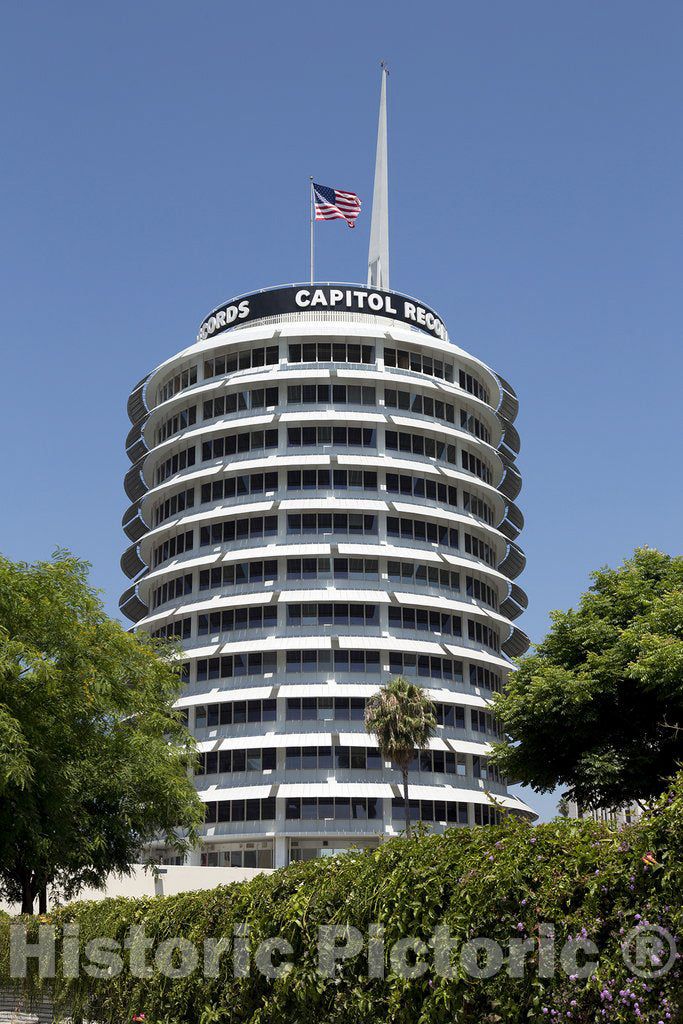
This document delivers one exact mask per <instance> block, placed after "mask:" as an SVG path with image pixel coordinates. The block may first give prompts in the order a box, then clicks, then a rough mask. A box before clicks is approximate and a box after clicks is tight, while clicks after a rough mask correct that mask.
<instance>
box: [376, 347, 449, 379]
mask: <svg viewBox="0 0 683 1024" xmlns="http://www.w3.org/2000/svg"><path fill="white" fill-rule="evenodd" d="M384 365H385V366H395V367H398V369H400V370H412V372H413V373H424V374H426V375H427V376H429V377H439V378H440V379H441V380H447V381H449V382H451V383H452V382H453V372H454V367H453V363H451V362H450V361H447V360H442V359H436V358H435V357H434V356H432V355H423V354H422V353H421V352H419V351H418V350H417V349H406V348H388V347H385V349H384Z"/></svg>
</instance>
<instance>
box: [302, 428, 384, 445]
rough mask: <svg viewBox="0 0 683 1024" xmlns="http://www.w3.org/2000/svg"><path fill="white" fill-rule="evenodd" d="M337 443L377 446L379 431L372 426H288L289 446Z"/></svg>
mask: <svg viewBox="0 0 683 1024" xmlns="http://www.w3.org/2000/svg"><path fill="white" fill-rule="evenodd" d="M330 444H332V445H335V447H342V448H343V447H347V448H376V447H377V432H376V430H374V428H370V427H325V426H323V427H288V428H287V447H288V448H305V447H311V446H316V447H320V446H324V445H330Z"/></svg>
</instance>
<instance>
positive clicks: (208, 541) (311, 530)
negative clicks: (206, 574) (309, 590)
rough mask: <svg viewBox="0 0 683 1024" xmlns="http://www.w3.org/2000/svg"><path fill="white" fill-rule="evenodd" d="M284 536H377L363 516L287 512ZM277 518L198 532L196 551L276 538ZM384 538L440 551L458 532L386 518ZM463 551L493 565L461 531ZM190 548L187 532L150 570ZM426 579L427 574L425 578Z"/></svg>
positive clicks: (157, 552) (482, 546)
mask: <svg viewBox="0 0 683 1024" xmlns="http://www.w3.org/2000/svg"><path fill="white" fill-rule="evenodd" d="M287 533H288V534H289V535H293V536H305V535H309V534H316V535H318V536H319V535H321V534H322V535H329V534H345V535H348V536H377V516H376V515H372V514H370V513H363V512H303V513H301V512H290V513H288V514H287ZM277 535H278V518H277V515H271V516H249V517H246V516H245V517H241V518H238V519H227V520H224V521H221V522H218V523H212V524H211V525H210V526H202V527H200V531H199V546H200V548H205V547H213V546H216V545H218V544H226V543H230V542H235V541H242V540H250V539H251V540H263V539H264V538H265V537H277ZM387 537H392V538H400V539H402V540H406V539H407V540H414V541H418V542H420V543H428V544H439V545H441V546H442V547H450V548H453V549H456V550H457V549H458V548H459V546H460V545H459V537H458V530H457V529H455V528H454V527H448V526H444V525H443V524H441V523H430V522H428V521H425V520H423V519H408V518H406V517H400V518H399V517H397V516H387ZM464 540H465V551H466V552H467V553H468V554H473V555H475V556H477V557H479V558H481V559H482V560H483V561H485V562H486V563H487V564H488V565H491V566H494V567H495V564H496V555H495V552H494V550H493V548H492V547H490V546H489V545H488V544H486V543H485V542H484V541H482V540H479V538H478V537H474V536H473V535H472V534H470V533H468V532H465V531H464ZM192 547H193V531H192V530H188V531H186V532H185V533H182V534H179V535H177V536H176V537H171V538H169V539H168V540H165V541H164V542H163V543H162V544H159V545H158V546H157V547H155V548H154V551H153V563H154V566H155V567H156V566H158V565H160V564H161V563H162V562H165V561H167V559H169V558H173V557H174V556H175V555H178V554H182V553H183V552H185V551H191V550H192ZM426 578H429V577H428V573H427V576H426Z"/></svg>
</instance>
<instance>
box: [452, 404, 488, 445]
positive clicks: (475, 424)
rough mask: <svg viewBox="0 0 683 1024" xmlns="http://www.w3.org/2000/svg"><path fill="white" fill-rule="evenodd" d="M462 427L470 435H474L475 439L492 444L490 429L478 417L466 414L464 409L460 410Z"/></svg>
mask: <svg viewBox="0 0 683 1024" xmlns="http://www.w3.org/2000/svg"><path fill="white" fill-rule="evenodd" d="M460 426H461V427H462V429H463V430H466V431H467V433H468V434H474V436H475V437H478V438H479V439H480V440H482V441H485V442H486V444H491V434H490V432H489V430H488V428H487V427H486V426H485V425H484V424H483V423H482V421H481V420H479V419H477V417H476V416H473V415H472V413H468V412H466V411H465V410H464V409H461V410H460Z"/></svg>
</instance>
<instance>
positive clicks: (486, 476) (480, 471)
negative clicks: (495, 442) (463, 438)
mask: <svg viewBox="0 0 683 1024" xmlns="http://www.w3.org/2000/svg"><path fill="white" fill-rule="evenodd" d="M460 457H461V459H462V468H463V469H466V470H467V471H468V472H469V473H474V475H475V476H478V477H479V479H480V480H483V481H484V482H485V483H487V484H490V483H491V480H492V479H493V474H492V472H491V469H490V467H489V466H488V465H487V464H486V463H485V462H484V461H483V459H480V458H478V457H477V456H476V455H472V453H471V452H467V451H465V450H464V449H463V450H462V451H461V452H460Z"/></svg>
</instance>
